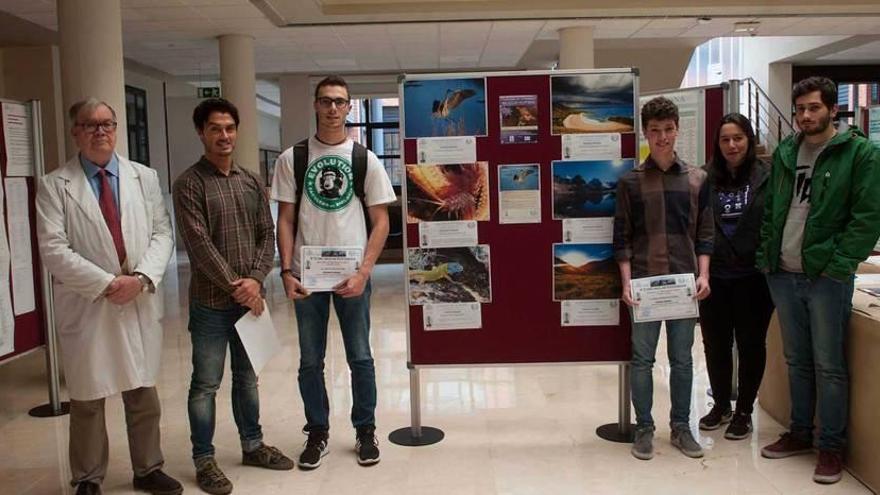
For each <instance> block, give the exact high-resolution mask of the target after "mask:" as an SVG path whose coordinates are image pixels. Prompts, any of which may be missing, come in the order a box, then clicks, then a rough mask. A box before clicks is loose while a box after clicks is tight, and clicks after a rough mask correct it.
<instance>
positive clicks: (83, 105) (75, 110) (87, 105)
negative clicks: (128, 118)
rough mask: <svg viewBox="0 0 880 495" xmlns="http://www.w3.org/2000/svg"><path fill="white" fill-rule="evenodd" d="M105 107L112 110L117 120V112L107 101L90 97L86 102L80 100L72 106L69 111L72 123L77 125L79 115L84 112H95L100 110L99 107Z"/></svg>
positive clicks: (114, 118)
mask: <svg viewBox="0 0 880 495" xmlns="http://www.w3.org/2000/svg"><path fill="white" fill-rule="evenodd" d="M101 106H105V107H107V108H108V109H110V113H112V114H113V120H116V110H113V107H111V106H110V104H108V103H107V102H106V101H102V100H99V99H97V98H95V97H94V96H90V97H89V98H86V99H85V100H80V101H78V102H76V103H74V104H73V105H71V106H70V110H68V111H67V114H68V116H69V117H70V122H71V123H72V124H76V119H77V117H79V114H80V113H82V112H88V113H91V112H94V111H95V110H97V109H98V107H101Z"/></svg>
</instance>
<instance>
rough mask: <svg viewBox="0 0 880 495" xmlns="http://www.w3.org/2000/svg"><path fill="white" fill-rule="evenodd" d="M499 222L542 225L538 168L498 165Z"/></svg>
mask: <svg viewBox="0 0 880 495" xmlns="http://www.w3.org/2000/svg"><path fill="white" fill-rule="evenodd" d="M498 210H499V212H498V223H502V224H504V223H507V224H512V223H541V165H539V164H537V163H526V164H510V165H498Z"/></svg>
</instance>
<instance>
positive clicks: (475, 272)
mask: <svg viewBox="0 0 880 495" xmlns="http://www.w3.org/2000/svg"><path fill="white" fill-rule="evenodd" d="M408 255H409V256H408V258H409V261H408V265H407V280H408V281H409V303H410V304H417V305H421V304H426V303H461V302H479V303H488V302H492V284H491V281H490V275H489V268H490V266H491V264H490V262H489V246H488V245H485V244H481V245H479V246H471V247H455V248H409V250H408Z"/></svg>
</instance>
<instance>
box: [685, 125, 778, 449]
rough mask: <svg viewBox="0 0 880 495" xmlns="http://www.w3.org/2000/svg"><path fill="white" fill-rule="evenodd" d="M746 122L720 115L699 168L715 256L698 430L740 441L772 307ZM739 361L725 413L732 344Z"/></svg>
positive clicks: (703, 312)
mask: <svg viewBox="0 0 880 495" xmlns="http://www.w3.org/2000/svg"><path fill="white" fill-rule="evenodd" d="M755 147H756V139H755V133H754V131H753V130H752V125H751V123H750V122H749V120H748V119H747V118H746V117H744V116H743V115H741V114H739V113H731V114H728V115H725V116H724V117H722V119H721V123H720V125H719V127H718V131H717V132H716V133H715V146H714V150H713V153H712V157H711V159H710V160H709V163H707V164H706V166H705V167H704V168H705V170H706V172H707V173H708V175H709V184H710V185H711V187H712V199H713V202H714V203H713V206H714V210H715V251H714V253H713V254H712V262H711V265H710V271H709V273H710V283H709V285H710V287H712V294H711V295H710V296H709V297H708V298H706V299H705V300H703V301H701V302H700V328H701V330H702V333H703V346H704V347H705V349H706V368H707V369H708V372H709V382H710V383H711V385H712V397H713V399H714V400H715V405H714V406H713V407H712V410H711V411H710V412H709V414H707V415H706V416H704V417H703V418H701V419H700V429H701V430H715V429H718V428H720V427H721V426H722V425H723V424H726V423H730V424H729V426H728V427H727V430H726V431H725V433H724V437H725V438H727V439H731V440H738V439H742V438H747V437H748V436H749V434H750V433H751V431H752V420H751V416H752V407H753V405H754V402H755V397H756V396H757V394H758V387H759V386H760V385H761V378H763V376H764V363H765V360H766V355H767V351H766V346H765V340H766V337H767V325H768V324H769V322H770V316H771V315H772V313H773V302H772V300H771V299H770V292H769V290H768V289H767V282H766V280H765V278H764V275H763V274H762V273H760V272H759V271H758V270H757V269H756V268H755V251H756V250H757V248H758V241H759V238H760V229H761V218H762V214H763V210H764V195H765V186H766V183H767V178H768V176H769V171H770V169H769V167H768V166H767V164H766V163H764V162H763V161H761V160H759V159H758V157H757V155H756V150H755ZM734 337H735V338H736V349H737V352H738V356H739V376H738V389H739V395H738V397H737V401H736V409H735V410H734V411H731V407H730V399H731V384H732V374H733V343H734Z"/></svg>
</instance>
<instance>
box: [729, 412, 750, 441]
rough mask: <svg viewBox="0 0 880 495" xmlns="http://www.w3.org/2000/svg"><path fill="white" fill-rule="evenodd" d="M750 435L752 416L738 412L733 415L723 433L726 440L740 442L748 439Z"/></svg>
mask: <svg viewBox="0 0 880 495" xmlns="http://www.w3.org/2000/svg"><path fill="white" fill-rule="evenodd" d="M751 433H752V415H751V414H747V413H742V412H738V413H736V414H734V415H733V420H731V422H730V425H728V427H727V431H725V432H724V438H726V439H728V440H742V439H743V438H748V437H749V435H751Z"/></svg>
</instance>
